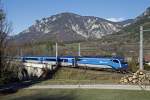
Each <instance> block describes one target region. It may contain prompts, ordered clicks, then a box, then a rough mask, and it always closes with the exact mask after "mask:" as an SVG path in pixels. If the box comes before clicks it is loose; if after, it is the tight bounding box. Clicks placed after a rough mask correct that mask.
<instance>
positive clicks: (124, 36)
mask: <svg viewBox="0 0 150 100" xmlns="http://www.w3.org/2000/svg"><path fill="white" fill-rule="evenodd" d="M140 26H143V27H144V30H145V29H150V7H149V8H147V9H146V10H145V11H144V12H143V13H142V14H141V15H139V16H137V17H136V18H135V19H134V20H133V23H131V24H130V25H128V26H126V27H124V28H122V30H120V31H119V32H116V33H114V34H111V35H108V36H106V37H104V38H103V41H104V40H105V41H107V40H109V42H118V43H123V42H124V43H137V42H139V34H140V31H139V30H140ZM144 42H145V43H147V44H148V45H149V42H150V32H144Z"/></svg>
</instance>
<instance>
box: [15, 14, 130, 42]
mask: <svg viewBox="0 0 150 100" xmlns="http://www.w3.org/2000/svg"><path fill="white" fill-rule="evenodd" d="M130 22H131V21H124V22H123V23H122V22H119V23H117V22H111V21H108V20H105V19H102V18H98V17H93V16H80V15H77V14H73V13H61V14H57V15H53V16H51V17H48V18H42V19H41V20H36V22H35V23H34V25H32V26H30V27H29V28H28V29H26V30H24V31H23V32H21V33H20V34H19V35H17V36H15V37H14V39H15V40H16V41H19V42H20V41H21V42H29V41H32V42H33V41H42V40H45V41H46V40H52V41H59V42H64V41H81V40H87V39H99V38H101V37H102V36H105V35H107V34H112V33H113V32H118V31H119V30H120V29H121V28H122V27H123V26H124V25H127V24H128V23H130ZM22 40H24V41H22Z"/></svg>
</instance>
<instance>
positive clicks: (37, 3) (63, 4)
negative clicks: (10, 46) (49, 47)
mask: <svg viewBox="0 0 150 100" xmlns="http://www.w3.org/2000/svg"><path fill="white" fill-rule="evenodd" d="M2 4H3V8H4V10H5V12H6V14H7V20H8V22H10V23H12V29H13V31H12V34H17V33H19V32H21V31H23V30H25V29H27V28H28V27H29V26H31V25H32V24H33V23H34V22H35V20H36V19H42V18H43V17H49V16H51V15H55V14H58V13H62V12H72V13H76V14H79V15H83V16H96V17H100V18H105V19H108V20H111V21H122V20H125V19H130V18H135V17H136V16H138V15H140V14H141V13H142V12H143V11H145V9H146V8H147V7H150V0H2Z"/></svg>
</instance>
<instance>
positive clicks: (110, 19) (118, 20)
mask: <svg viewBox="0 0 150 100" xmlns="http://www.w3.org/2000/svg"><path fill="white" fill-rule="evenodd" d="M106 19H107V20H109V21H112V22H120V21H123V20H125V19H124V18H122V17H120V18H106Z"/></svg>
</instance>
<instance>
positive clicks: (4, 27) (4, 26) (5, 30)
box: [0, 1, 10, 73]
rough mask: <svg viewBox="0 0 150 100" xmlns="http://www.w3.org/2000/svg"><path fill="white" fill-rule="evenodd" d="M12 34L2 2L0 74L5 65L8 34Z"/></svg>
mask: <svg viewBox="0 0 150 100" xmlns="http://www.w3.org/2000/svg"><path fill="white" fill-rule="evenodd" d="M9 33H10V25H9V24H8V23H7V21H6V14H5V13H4V9H3V7H2V4H1V1H0V73H2V69H3V68H4V64H5V58H6V57H5V54H6V52H5V49H6V46H7V40H8V34H9Z"/></svg>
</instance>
